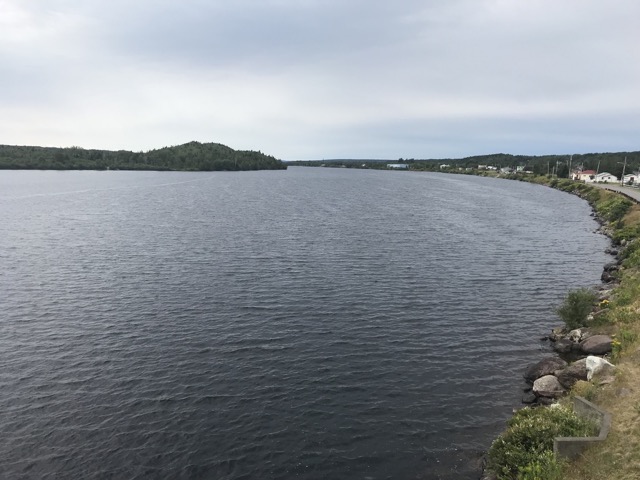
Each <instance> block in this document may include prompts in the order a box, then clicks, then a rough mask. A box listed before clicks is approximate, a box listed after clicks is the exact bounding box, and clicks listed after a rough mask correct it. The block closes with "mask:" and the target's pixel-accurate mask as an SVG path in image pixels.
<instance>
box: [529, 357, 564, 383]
mask: <svg viewBox="0 0 640 480" xmlns="http://www.w3.org/2000/svg"><path fill="white" fill-rule="evenodd" d="M566 366H567V362H565V361H564V360H562V359H561V358H558V357H546V358H543V359H542V360H540V361H539V362H537V363H534V364H533V365H531V366H529V368H527V369H526V370H525V372H524V378H525V380H527V381H529V382H533V381H535V380H537V379H538V378H540V377H544V376H545V375H550V374H552V373H553V372H554V371H555V370H559V369H562V368H564V367H566Z"/></svg>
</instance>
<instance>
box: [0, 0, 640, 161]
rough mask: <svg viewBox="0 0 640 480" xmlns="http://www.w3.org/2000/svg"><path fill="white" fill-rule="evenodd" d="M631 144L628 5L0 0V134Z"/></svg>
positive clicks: (635, 18)
mask: <svg viewBox="0 0 640 480" xmlns="http://www.w3.org/2000/svg"><path fill="white" fill-rule="evenodd" d="M191 140H197V141H200V142H218V143H223V144H226V145H229V146H230V147H232V148H236V149H251V150H261V151H263V152H265V153H268V154H271V155H274V156H276V157H278V158H281V159H284V160H295V159H322V158H399V157H404V158H447V157H453V158H456V157H463V156H468V155H475V154H487V153H498V152H504V153H513V154H535V155H537V154H546V153H562V154H564V153H567V154H569V153H586V152H604V151H624V150H640V2H639V1H637V0H607V1H606V2H605V1H604V0H446V1H445V0H393V1H391V0H384V1H382V0H180V1H178V0H0V143H2V144H9V145H46V146H65V147H66V146H74V145H75V146H80V147H84V148H106V149H114V150H115V149H127V150H135V151H138V150H149V149H154V148H160V147H163V146H167V145H178V144H181V143H185V142H188V141H191Z"/></svg>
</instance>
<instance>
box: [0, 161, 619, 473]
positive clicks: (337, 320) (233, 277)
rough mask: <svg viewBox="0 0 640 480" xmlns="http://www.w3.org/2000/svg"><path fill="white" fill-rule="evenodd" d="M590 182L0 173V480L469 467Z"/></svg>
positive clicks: (516, 383)
mask: <svg viewBox="0 0 640 480" xmlns="http://www.w3.org/2000/svg"><path fill="white" fill-rule="evenodd" d="M589 213H590V209H589V207H588V205H587V203H586V202H584V201H582V200H580V199H578V198H577V197H574V196H571V195H567V194H564V193H560V192H558V191H555V190H552V189H549V188H545V187H541V186H536V185H529V184H524V183H519V182H513V181H506V180H499V179H490V178H480V177H468V176H451V175H446V174H428V173H411V172H384V171H370V170H350V169H321V168H315V169H313V168H302V167H297V168H296V167H293V168H289V170H287V171H269V172H241V173H168V172H164V173H158V172H42V171H33V172H25V171H1V172H0V332H1V335H0V365H1V368H0V412H2V415H1V416H0V477H2V478H38V479H40V478H51V479H54V478H55V479H78V478H105V479H106V478H130V479H134V478H135V479H146V478H211V479H229V480H231V479H262V480H264V479H289V478H298V479H322V478H331V479H342V478H344V479H369V480H377V479H387V478H389V479H391V478H393V479H416V478H417V479H446V480H452V479H466V478H469V479H473V478H477V476H478V473H477V460H478V459H479V457H480V455H481V454H482V452H483V451H484V450H486V449H487V448H488V446H489V444H490V442H491V441H492V439H493V438H494V437H495V436H496V435H497V434H498V433H499V432H500V431H501V430H502V429H503V428H504V426H505V420H506V419H507V418H508V417H509V416H510V414H511V412H512V409H513V408H514V407H518V406H519V402H520V398H521V390H520V388H521V386H522V379H521V376H522V372H523V369H524V368H525V366H526V365H527V363H529V362H533V361H536V360H538V359H539V358H541V357H542V356H543V355H544V348H545V347H544V346H543V344H542V343H540V341H539V340H538V338H539V337H540V336H541V335H542V334H544V333H546V332H547V331H548V329H549V328H551V327H552V326H554V325H556V324H557V323H558V320H557V319H556V318H554V314H553V310H554V308H555V306H557V304H558V303H559V302H560V300H561V298H562V296H563V295H564V294H565V293H566V292H567V290H568V289H571V288H575V287H579V286H588V285H592V284H596V283H597V282H598V281H599V276H600V273H601V269H602V266H603V264H604V263H605V262H606V261H607V260H608V257H607V256H606V255H605V254H604V253H603V250H604V249H605V248H606V246H607V240H606V238H605V237H603V236H601V235H598V234H595V233H593V232H594V230H595V228H596V227H597V225H596V223H595V222H594V221H593V219H592V218H590V217H589Z"/></svg>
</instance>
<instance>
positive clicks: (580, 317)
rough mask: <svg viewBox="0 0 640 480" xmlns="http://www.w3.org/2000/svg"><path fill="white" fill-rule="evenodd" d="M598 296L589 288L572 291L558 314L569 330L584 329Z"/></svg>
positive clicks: (558, 310)
mask: <svg viewBox="0 0 640 480" xmlns="http://www.w3.org/2000/svg"><path fill="white" fill-rule="evenodd" d="M597 299H598V296H597V295H596V294H595V293H594V292H593V291H591V290H589V289H588V288H580V289H578V290H572V291H570V292H569V293H568V294H567V296H566V297H565V299H564V301H563V302H562V305H560V306H559V307H558V308H557V309H556V313H557V314H558V315H559V316H560V318H561V319H562V320H563V321H564V324H565V325H566V326H567V328H568V329H569V330H574V329H576V328H580V327H584V326H585V325H586V323H587V316H588V315H589V313H591V310H592V308H593V305H594V304H595V302H596V300H597Z"/></svg>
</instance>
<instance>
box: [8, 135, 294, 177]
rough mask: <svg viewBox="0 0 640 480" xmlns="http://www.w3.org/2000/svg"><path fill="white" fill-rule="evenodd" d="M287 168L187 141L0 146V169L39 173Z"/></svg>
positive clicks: (257, 154) (243, 152)
mask: <svg viewBox="0 0 640 480" xmlns="http://www.w3.org/2000/svg"><path fill="white" fill-rule="evenodd" d="M286 168H287V166H286V165H285V164H284V163H283V162H281V161H280V160H277V159H276V158H274V157H272V156H270V155H265V154H263V153H262V152H255V151H248V150H233V149H232V148H229V147H227V146H225V145H221V144H219V143H199V142H190V143H186V144H184V145H178V146H174V147H165V148H160V149H158V150H150V151H148V152H130V151H127V150H118V151H111V150H86V149H84V148H80V147H70V148H55V147H24V146H12V145H0V169H41V170H106V169H111V170H206V171H209V170H227V171H234V170H280V169H286Z"/></svg>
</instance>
